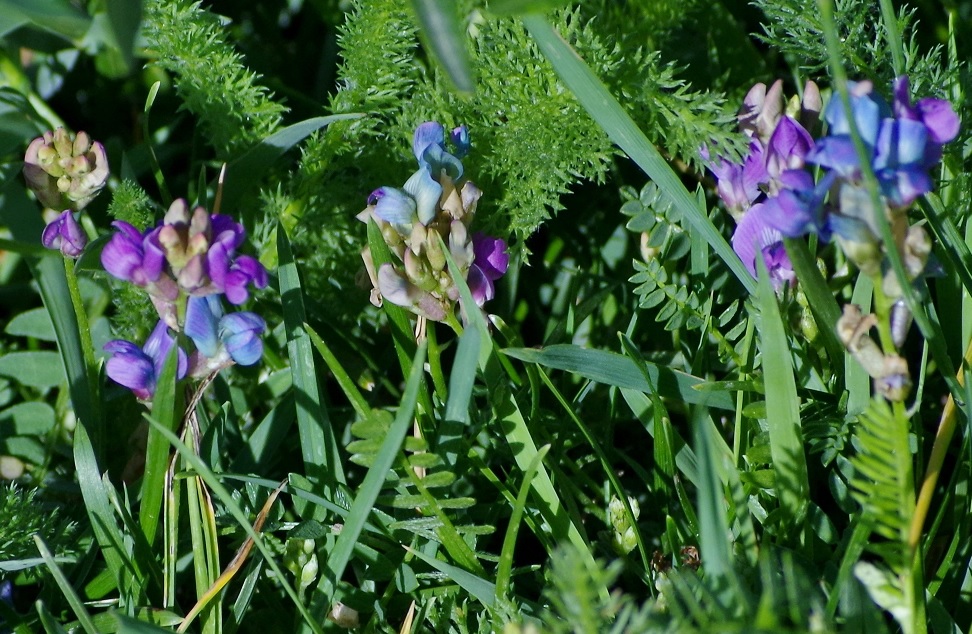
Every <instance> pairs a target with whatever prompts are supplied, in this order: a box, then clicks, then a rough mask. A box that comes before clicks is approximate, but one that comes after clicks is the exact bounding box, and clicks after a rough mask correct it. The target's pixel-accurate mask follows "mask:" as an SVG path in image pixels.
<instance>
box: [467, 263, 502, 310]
mask: <svg viewBox="0 0 972 634" xmlns="http://www.w3.org/2000/svg"><path fill="white" fill-rule="evenodd" d="M466 284H468V285H469V292H470V293H472V296H473V299H474V300H476V305H477V306H482V305H483V304H485V303H486V302H488V301H489V300H491V299H493V297H494V296H495V295H496V289H495V287H494V286H493V282H492V281H490V279H489V278H488V277H487V276H486V275H485V274H484V273H483V271H482V270H481V269H480V268H479V267H478V266H477V265H475V264H473V265H472V266H471V267H469V271H468V272H467V273H466Z"/></svg>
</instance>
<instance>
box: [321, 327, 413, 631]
mask: <svg viewBox="0 0 972 634" xmlns="http://www.w3.org/2000/svg"><path fill="white" fill-rule="evenodd" d="M424 359H425V346H424V345H422V346H419V348H418V350H417V351H416V353H415V357H414V358H413V359H412V372H411V374H410V375H409V377H408V382H407V383H406V384H405V394H404V396H403V397H402V402H401V404H400V405H399V406H398V412H397V413H396V414H395V420H394V421H393V422H392V425H391V428H390V429H389V430H388V434H387V435H386V436H385V440H384V441H383V442H382V445H381V449H380V450H379V451H378V455H377V457H376V458H375V462H374V463H373V464H372V466H371V468H370V469H368V473H367V474H366V475H365V477H364V481H363V482H362V483H361V487H360V488H359V489H358V493H357V495H356V496H355V498H354V502H353V503H352V504H351V511H350V512H349V513H348V516H347V518H346V519H345V521H344V526H343V528H342V529H341V534H340V535H338V538H337V541H336V542H335V543H334V548H333V549H331V552H330V553H329V554H328V557H327V562H326V563H325V564H324V566H323V567H322V568H323V569H322V570H321V579H320V582H319V584H318V590H319V592H318V593H317V594H316V595H315V600H314V602H313V604H312V605H311V611H312V613H313V614H315V615H316V616H317V617H318V618H323V616H324V614H326V613H327V611H328V610H329V609H330V605H329V602H330V600H331V597H332V596H333V594H334V590H335V588H336V587H337V583H338V581H340V579H341V577H342V576H343V575H344V569H345V568H346V567H347V565H348V561H350V559H351V553H352V551H353V550H354V546H355V544H356V543H357V541H358V536H359V535H360V534H361V531H362V530H363V529H364V526H365V523H366V522H367V520H368V516H369V515H370V514H371V509H372V507H373V506H374V505H375V500H377V499H378V494H379V493H380V492H381V489H382V487H383V486H384V484H385V478H386V477H387V475H388V472H389V471H390V470H391V469H392V467H393V466H394V464H395V461H396V459H397V458H398V454H399V451H400V450H401V447H402V443H403V442H404V440H405V436H406V435H407V434H408V431H409V429H411V426H412V420H413V417H414V414H415V405H416V403H417V401H418V392H419V388H420V386H421V384H422V373H423V372H424V369H423V361H424Z"/></svg>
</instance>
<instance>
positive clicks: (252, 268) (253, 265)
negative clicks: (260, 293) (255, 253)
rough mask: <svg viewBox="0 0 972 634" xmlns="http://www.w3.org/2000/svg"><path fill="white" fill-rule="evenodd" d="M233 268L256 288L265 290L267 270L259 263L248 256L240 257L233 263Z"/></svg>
mask: <svg viewBox="0 0 972 634" xmlns="http://www.w3.org/2000/svg"><path fill="white" fill-rule="evenodd" d="M233 268H234V269H236V270H238V271H240V272H241V273H243V274H244V275H245V276H246V278H247V279H248V280H249V281H250V282H251V283H252V284H253V286H255V287H257V288H266V286H267V269H265V268H264V266H263V265H262V264H260V261H259V260H257V259H256V258H253V257H250V256H249V255H241V256H239V257H237V258H236V261H235V262H233Z"/></svg>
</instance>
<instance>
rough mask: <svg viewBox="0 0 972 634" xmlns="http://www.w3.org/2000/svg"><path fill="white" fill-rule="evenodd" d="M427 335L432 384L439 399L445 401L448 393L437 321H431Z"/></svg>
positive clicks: (426, 331)
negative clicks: (436, 326) (436, 325)
mask: <svg viewBox="0 0 972 634" xmlns="http://www.w3.org/2000/svg"><path fill="white" fill-rule="evenodd" d="M425 337H426V339H428V342H429V373H430V374H431V375H432V386H433V387H434V388H435V394H436V396H438V397H439V400H440V401H442V402H445V400H446V397H447V395H448V389H447V388H446V380H445V376H444V375H443V374H442V354H441V352H442V351H441V349H440V348H439V339H438V337H437V336H436V334H435V322H434V321H432V322H429V324H428V327H427V328H426V330H425Z"/></svg>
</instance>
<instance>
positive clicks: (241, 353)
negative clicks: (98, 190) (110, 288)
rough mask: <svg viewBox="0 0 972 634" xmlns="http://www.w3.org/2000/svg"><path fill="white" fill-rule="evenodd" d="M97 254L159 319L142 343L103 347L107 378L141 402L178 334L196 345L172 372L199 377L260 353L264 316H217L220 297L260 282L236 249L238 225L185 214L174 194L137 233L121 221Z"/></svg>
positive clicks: (243, 296)
mask: <svg viewBox="0 0 972 634" xmlns="http://www.w3.org/2000/svg"><path fill="white" fill-rule="evenodd" d="M113 225H114V226H115V228H116V229H117V231H116V233H115V234H114V235H113V236H112V237H111V240H109V242H108V244H106V245H105V248H104V250H102V252H101V263H102V265H103V266H104V268H105V270H106V271H108V273H110V274H111V275H113V276H114V277H116V278H118V279H120V280H124V281H127V282H131V283H132V284H135V285H136V286H139V287H141V288H143V289H145V291H146V292H147V293H148V294H149V297H150V298H151V300H152V303H153V304H154V306H155V308H156V310H157V312H158V314H159V322H158V324H157V325H156V327H155V329H154V330H153V332H152V334H151V336H150V337H149V339H148V341H146V343H145V345H144V346H142V347H141V348H139V347H138V346H136V345H135V344H133V343H131V342H128V341H112V342H110V343H108V344H107V345H106V346H105V350H107V351H108V352H110V353H111V354H112V355H113V356H112V358H111V359H110V360H109V361H108V364H107V373H108V376H109V377H111V378H112V379H114V380H115V381H116V382H118V383H120V384H122V385H124V386H125V387H128V388H130V389H131V390H132V391H133V392H134V393H135V395H136V396H137V397H138V398H139V399H142V400H146V399H149V398H151V396H152V394H153V393H154V391H155V384H156V381H157V379H158V375H159V372H160V371H161V368H162V364H163V363H164V361H165V358H166V355H167V354H168V353H169V351H170V350H171V349H172V347H173V345H175V338H174V337H173V335H172V331H175V332H182V333H184V334H185V335H186V337H187V338H188V339H189V340H191V341H192V343H193V345H194V347H195V350H194V351H193V352H192V354H190V355H187V354H186V353H185V352H184V351H183V350H181V349H180V350H179V351H178V355H179V361H178V377H179V378H183V377H185V376H186V375H191V376H196V377H200V376H205V375H207V374H209V373H211V372H215V371H218V370H220V369H222V368H224V367H227V366H228V365H231V364H233V363H237V364H239V365H253V364H254V363H256V362H257V361H259V360H260V358H261V356H262V355H263V342H262V340H261V339H260V336H261V335H262V333H263V332H264V330H266V324H265V322H264V321H263V318H262V317H260V316H259V315H257V314H255V313H251V312H235V313H229V314H224V310H223V306H222V303H221V299H220V298H221V297H225V298H226V300H227V301H228V302H229V303H230V304H233V305H239V304H242V303H244V302H245V301H246V300H247V299H248V298H249V293H250V291H249V288H250V287H251V286H252V287H254V288H258V289H259V288H264V287H266V285H267V272H266V269H264V267H263V265H262V264H260V262H259V261H257V260H256V259H255V258H253V257H251V256H248V255H243V254H240V253H238V249H239V247H240V246H241V245H242V244H243V241H244V239H245V238H246V232H245V231H244V229H243V225H241V224H240V223H238V222H236V221H235V220H233V219H232V218H230V217H229V216H225V215H221V214H210V213H209V212H207V211H206V210H205V209H204V208H202V207H196V208H195V209H193V210H192V211H191V212H190V210H189V207H188V205H187V204H186V201H184V200H181V199H180V200H176V201H175V202H173V203H172V205H171V206H170V207H169V210H168V211H167V212H166V214H165V217H164V218H163V220H162V222H161V223H160V224H159V225H158V226H156V227H152V228H149V229H147V230H146V231H139V230H138V229H136V228H135V227H133V226H132V225H130V224H129V223H127V222H123V221H116V222H114V223H113Z"/></svg>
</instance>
